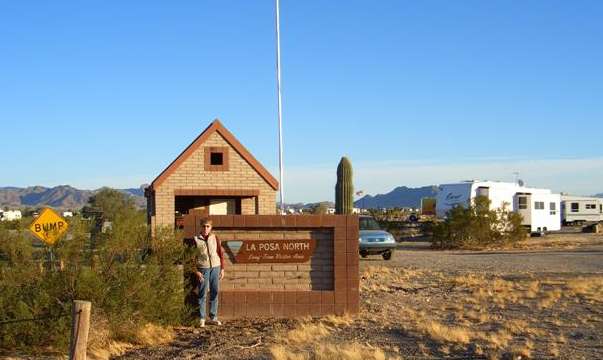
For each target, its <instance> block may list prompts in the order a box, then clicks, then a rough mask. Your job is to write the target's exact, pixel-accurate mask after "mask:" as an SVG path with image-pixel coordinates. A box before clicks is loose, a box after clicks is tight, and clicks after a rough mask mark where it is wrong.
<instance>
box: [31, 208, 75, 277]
mask: <svg viewBox="0 0 603 360" xmlns="http://www.w3.org/2000/svg"><path fill="white" fill-rule="evenodd" d="M68 228H69V224H68V223H67V221H66V220H65V219H63V218H62V217H61V216H60V215H59V214H57V213H56V212H55V211H54V210H52V209H50V208H45V209H44V210H42V213H40V216H38V217H37V218H36V219H35V220H34V221H33V222H32V223H31V225H30V226H29V230H30V231H31V232H32V233H33V234H34V235H35V236H36V237H37V238H38V239H40V240H42V241H43V242H44V243H45V244H46V245H48V257H49V263H50V268H51V269H54V258H53V253H52V249H53V245H54V244H55V243H56V242H57V241H58V240H59V238H61V236H63V235H64V234H65V233H66V232H67V229H68Z"/></svg>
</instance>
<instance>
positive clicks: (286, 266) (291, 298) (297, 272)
mask: <svg viewBox="0 0 603 360" xmlns="http://www.w3.org/2000/svg"><path fill="white" fill-rule="evenodd" d="M211 219H212V220H213V223H214V231H215V233H216V234H217V236H218V237H219V238H220V240H221V241H222V243H223V248H224V250H225V261H226V275H225V278H224V280H223V281H222V282H221V284H220V286H221V289H220V310H219V313H220V316H221V317H222V318H238V317H261V316H272V317H295V316H306V315H310V316H321V315H328V314H339V315H341V314H343V313H346V312H347V313H356V312H358V310H359V288H358V282H359V279H358V272H359V269H358V217H357V216H355V215H350V216H346V215H286V216H278V215H223V216H212V217H211ZM184 223H185V228H184V229H185V236H186V237H192V236H193V235H194V234H195V233H198V232H199V231H200V218H199V217H198V216H195V215H188V216H187V217H186V218H185V221H184Z"/></svg>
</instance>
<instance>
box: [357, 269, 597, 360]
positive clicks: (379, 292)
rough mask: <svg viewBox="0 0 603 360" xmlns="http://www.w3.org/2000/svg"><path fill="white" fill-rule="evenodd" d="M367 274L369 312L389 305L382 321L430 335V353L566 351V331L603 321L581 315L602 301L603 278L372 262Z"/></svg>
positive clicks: (426, 349) (420, 348)
mask: <svg viewBox="0 0 603 360" xmlns="http://www.w3.org/2000/svg"><path fill="white" fill-rule="evenodd" d="M362 279H363V280H362V281H361V287H362V291H363V294H364V296H365V297H366V300H365V301H364V304H365V306H366V307H367V309H369V311H370V310H372V309H379V306H380V305H381V306H385V307H387V310H384V311H383V314H382V315H381V316H380V317H379V320H380V321H382V322H383V323H386V324H389V325H388V326H391V325H392V324H393V325H394V326H398V327H399V328H400V329H402V333H403V334H416V337H417V338H418V339H425V340H426V341H427V345H426V344H424V343H419V344H416V347H417V352H419V353H421V354H425V355H428V356H432V355H434V354H436V355H437V356H448V355H451V354H453V353H458V352H461V353H464V352H465V351H467V349H472V350H471V351H472V353H473V354H475V355H479V356H486V357H493V358H500V357H502V356H503V355H505V354H506V355H505V356H511V357H512V358H518V357H521V358H531V357H543V356H559V354H561V353H563V351H562V350H561V347H566V346H567V340H566V338H565V336H564V335H563V331H560V330H559V329H563V328H567V329H575V328H576V327H577V326H579V325H580V326H582V328H583V329H585V328H587V327H588V328H591V329H594V330H595V331H596V329H600V328H601V322H602V320H603V319H601V318H600V317H599V316H598V315H595V314H590V313H583V314H581V315H576V314H575V311H578V312H580V311H582V312H584V311H586V312H588V310H585V308H584V307H583V306H581V305H580V304H582V303H587V304H589V305H591V306H600V305H602V303H603V276H590V277H580V278H568V277H554V276H551V277H546V276H545V277H540V278H535V277H534V276H533V275H527V274H526V275H522V276H521V277H514V278H511V279H509V278H505V277H503V276H497V275H496V274H491V273H490V274H476V273H468V274H463V275H448V274H445V273H440V272H433V271H427V270H426V271H416V270H407V269H393V268H384V267H367V268H366V269H365V271H364V272H363V273H362ZM401 290H402V291H401ZM408 290H422V291H423V292H418V291H408ZM396 291H398V292H396ZM443 294H445V296H442V295H443ZM394 299H398V300H394ZM388 302H390V303H392V305H388ZM372 317H374V316H372ZM539 343H540V345H539ZM543 343H545V344H549V345H550V346H549V345H546V346H543V345H542V344H543ZM438 354H439V355H438Z"/></svg>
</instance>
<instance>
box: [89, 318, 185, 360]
mask: <svg viewBox="0 0 603 360" xmlns="http://www.w3.org/2000/svg"><path fill="white" fill-rule="evenodd" d="M94 320H95V321H94V323H93V324H94V326H91V327H90V335H89V346H88V354H87V355H88V358H90V359H92V360H108V359H110V358H111V357H113V356H118V355H121V354H124V353H125V352H126V351H128V350H131V349H132V348H134V347H137V346H158V345H162V344H167V343H169V342H171V341H172V340H173V339H174V330H173V329H172V328H170V327H163V326H158V325H154V324H146V325H145V326H143V327H142V328H141V329H140V330H139V331H138V332H137V333H136V334H135V336H134V339H133V340H134V341H133V342H124V341H116V340H114V339H113V338H112V337H111V333H110V331H109V330H108V326H107V323H106V321H104V320H102V319H94Z"/></svg>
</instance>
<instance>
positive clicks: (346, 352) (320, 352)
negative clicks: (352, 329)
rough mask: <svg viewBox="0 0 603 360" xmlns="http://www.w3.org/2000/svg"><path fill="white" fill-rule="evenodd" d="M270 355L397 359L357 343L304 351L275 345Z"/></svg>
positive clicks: (302, 359) (278, 358)
mask: <svg viewBox="0 0 603 360" xmlns="http://www.w3.org/2000/svg"><path fill="white" fill-rule="evenodd" d="M270 355H271V356H272V359H274V360H309V359H316V360H331V359H341V360H364V359H367V360H386V359H396V358H397V357H388V356H387V355H386V354H385V352H383V350H381V349H378V348H375V347H372V346H368V345H362V344H359V343H356V342H354V343H344V344H334V343H317V344H314V345H312V346H311V347H310V348H309V349H306V350H302V351H300V350H298V349H292V348H288V347H286V346H283V345H275V346H272V347H271V348H270Z"/></svg>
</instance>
